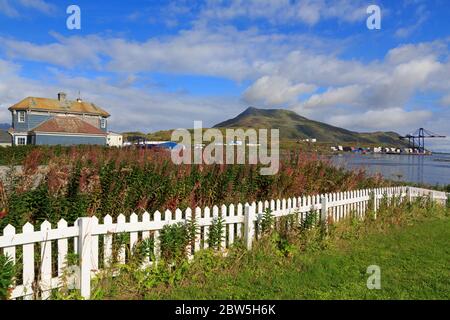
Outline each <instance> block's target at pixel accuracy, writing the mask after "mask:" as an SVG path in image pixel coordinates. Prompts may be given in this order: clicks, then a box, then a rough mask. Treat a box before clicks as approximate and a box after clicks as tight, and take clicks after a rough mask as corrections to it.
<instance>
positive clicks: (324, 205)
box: [320, 195, 328, 233]
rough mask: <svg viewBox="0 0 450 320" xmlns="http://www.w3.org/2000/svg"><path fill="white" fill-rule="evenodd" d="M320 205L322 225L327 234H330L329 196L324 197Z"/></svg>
mask: <svg viewBox="0 0 450 320" xmlns="http://www.w3.org/2000/svg"><path fill="white" fill-rule="evenodd" d="M320 203H321V205H322V208H321V211H320V222H321V223H322V225H323V227H324V229H325V232H326V233H328V199H327V195H324V196H322V199H320Z"/></svg>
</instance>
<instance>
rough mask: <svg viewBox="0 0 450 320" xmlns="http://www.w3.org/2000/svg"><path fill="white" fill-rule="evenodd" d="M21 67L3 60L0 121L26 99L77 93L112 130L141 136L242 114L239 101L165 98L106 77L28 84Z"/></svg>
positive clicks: (168, 95) (176, 95)
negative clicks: (99, 110)
mask: <svg viewBox="0 0 450 320" xmlns="http://www.w3.org/2000/svg"><path fill="white" fill-rule="evenodd" d="M20 71H21V68H20V66H19V65H17V64H14V63H11V62H8V61H5V60H2V59H0V122H1V123H3V122H6V123H10V121H11V115H10V113H9V111H8V110H7V108H8V107H10V106H11V105H13V104H15V103H17V102H19V101H20V100H22V99H23V98H25V97H27V96H37V97H55V98H56V93H57V92H59V91H65V92H67V93H68V98H69V99H70V98H71V99H74V98H75V97H76V96H77V94H78V90H80V91H81V95H82V98H83V99H84V100H86V101H90V102H94V103H95V104H97V105H99V106H101V107H103V108H105V109H106V110H107V111H109V112H110V113H111V114H112V117H111V119H110V121H109V124H110V126H112V128H113V129H114V130H119V131H125V130H141V131H143V132H149V131H156V130H161V129H170V128H178V127H180V128H183V127H186V128H191V127H192V126H193V123H194V120H202V121H203V122H204V125H205V126H212V125H214V124H216V123H218V122H221V121H223V119H224V115H226V116H232V115H234V114H236V113H239V112H240V111H241V106H240V104H239V101H238V99H237V98H232V97H231V98H229V97H210V96H202V97H193V96H188V95H184V94H179V93H167V92H161V91H156V90H152V89H148V88H147V89H142V88H136V87H133V86H132V85H130V84H128V85H127V80H129V79H128V77H126V79H125V81H124V82H120V83H118V84H114V83H112V81H110V80H109V79H107V78H94V79H88V78H83V77H69V76H67V75H65V74H64V73H60V72H54V74H53V77H52V79H53V81H52V82H55V84H53V85H49V84H47V83H46V82H42V81H38V80H30V79H28V78H24V77H21V76H20V75H19V73H20Z"/></svg>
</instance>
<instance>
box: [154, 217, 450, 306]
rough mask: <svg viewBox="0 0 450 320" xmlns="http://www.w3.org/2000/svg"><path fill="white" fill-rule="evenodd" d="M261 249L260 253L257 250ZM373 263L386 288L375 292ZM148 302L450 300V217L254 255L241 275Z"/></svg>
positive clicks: (225, 275) (218, 276)
mask: <svg viewBox="0 0 450 320" xmlns="http://www.w3.org/2000/svg"><path fill="white" fill-rule="evenodd" d="M256 251H257V250H256ZM369 265H378V266H379V267H380V268H381V289H380V290H376V289H375V290H369V289H367V286H366V281H367V278H368V276H369V274H366V270H367V267H368V266H369ZM147 298H148V299H450V218H448V217H446V218H441V219H437V218H436V219H433V220H425V221H422V222H417V223H416V224H415V225H413V226H407V227H402V228H398V227H397V228H392V229H390V230H389V231H388V232H387V233H385V234H381V233H378V234H371V235H365V236H364V237H363V238H361V239H358V240H348V241H344V242H343V243H340V245H339V246H334V248H332V249H326V250H321V251H315V252H309V253H308V252H307V253H305V252H303V253H298V254H294V256H293V257H292V258H290V259H289V258H284V257H283V258H279V259H268V258H267V257H265V255H264V253H263V252H261V253H258V252H255V253H253V259H252V260H251V262H250V263H245V264H241V266H240V270H238V272H230V271H229V270H221V271H218V272H216V273H215V274H214V275H213V276H211V277H208V281H204V282H197V281H191V282H187V283H184V284H183V285H181V286H177V287H174V288H170V289H168V290H167V291H164V292H160V291H159V292H158V293H156V292H155V293H152V292H151V290H150V292H148V294H147Z"/></svg>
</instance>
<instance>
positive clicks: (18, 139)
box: [16, 136, 27, 146]
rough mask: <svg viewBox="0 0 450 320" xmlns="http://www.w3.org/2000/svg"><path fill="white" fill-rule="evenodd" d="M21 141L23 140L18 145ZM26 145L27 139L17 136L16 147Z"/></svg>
mask: <svg viewBox="0 0 450 320" xmlns="http://www.w3.org/2000/svg"><path fill="white" fill-rule="evenodd" d="M21 139H24V141H23V142H24V143H19V141H20V140H21ZM26 145H27V137H26V136H18V137H16V146H26Z"/></svg>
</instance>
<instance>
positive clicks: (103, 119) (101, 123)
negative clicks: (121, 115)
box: [100, 118, 106, 129]
mask: <svg viewBox="0 0 450 320" xmlns="http://www.w3.org/2000/svg"><path fill="white" fill-rule="evenodd" d="M100 128H102V129H105V128H106V119H105V118H100Z"/></svg>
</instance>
